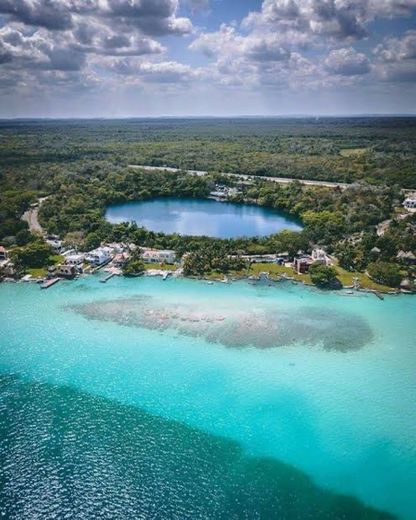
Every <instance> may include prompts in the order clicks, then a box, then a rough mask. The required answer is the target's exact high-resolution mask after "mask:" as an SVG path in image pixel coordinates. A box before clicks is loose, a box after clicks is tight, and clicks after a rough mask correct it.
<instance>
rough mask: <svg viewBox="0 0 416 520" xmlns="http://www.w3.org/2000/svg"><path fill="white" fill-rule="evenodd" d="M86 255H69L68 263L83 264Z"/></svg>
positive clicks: (66, 260)
mask: <svg viewBox="0 0 416 520" xmlns="http://www.w3.org/2000/svg"><path fill="white" fill-rule="evenodd" d="M84 258H85V257H84V255H81V254H79V253H77V254H73V255H67V256H66V258H65V263H66V265H74V266H75V265H81V264H82V263H83V261H84Z"/></svg>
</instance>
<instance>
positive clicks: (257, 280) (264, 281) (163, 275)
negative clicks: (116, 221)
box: [0, 269, 416, 300]
mask: <svg viewBox="0 0 416 520" xmlns="http://www.w3.org/2000/svg"><path fill="white" fill-rule="evenodd" d="M148 271H150V272H147V271H146V272H145V273H143V274H140V275H138V276H134V277H132V276H124V275H122V274H119V273H107V276H106V277H105V278H101V279H99V278H98V277H97V281H98V282H103V280H105V281H106V282H107V281H109V280H110V279H111V278H113V277H122V278H134V279H137V278H142V277H147V278H160V279H161V281H165V280H167V279H168V278H176V279H178V278H182V279H184V280H193V281H197V282H198V281H199V282H202V283H206V284H210V285H214V284H223V285H231V284H232V283H233V282H246V283H247V284H249V285H253V286H254V285H260V286H268V287H272V286H276V285H278V284H280V283H291V284H292V285H297V286H303V287H305V288H309V289H316V290H317V291H320V292H322V293H335V294H336V293H342V292H343V291H350V292H351V294H350V295H354V294H358V293H364V294H374V295H375V296H376V297H378V298H379V299H380V300H383V299H384V296H401V295H407V296H414V295H416V293H415V292H411V291H406V290H403V289H397V290H395V289H393V288H392V289H391V290H390V291H389V290H381V289H380V290H376V289H370V288H368V289H367V288H354V287H353V286H343V287H341V288H340V289H330V288H329V289H325V288H320V287H317V286H316V285H314V284H312V283H308V282H306V281H300V280H296V279H294V278H290V277H286V276H281V277H279V278H277V279H276V278H270V277H254V276H245V275H244V276H231V277H229V278H228V277H227V276H225V278H224V279H220V278H212V277H209V276H202V277H198V276H185V275H183V274H176V275H175V274H174V273H175V272H174V271H166V270H162V269H154V270H148ZM97 275H99V271H94V272H89V273H83V274H81V275H78V276H76V277H75V278H73V279H67V278H63V277H60V278H59V281H67V282H72V281H75V280H79V279H81V278H85V277H89V276H97ZM45 281H47V279H44V278H31V279H20V280H14V279H12V278H6V279H4V280H3V281H2V282H0V283H14V284H25V283H31V284H33V283H35V284H37V285H39V286H40V287H42V284H43V283H45Z"/></svg>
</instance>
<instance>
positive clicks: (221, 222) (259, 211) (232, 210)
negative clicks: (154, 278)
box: [106, 197, 302, 238]
mask: <svg viewBox="0 0 416 520" xmlns="http://www.w3.org/2000/svg"><path fill="white" fill-rule="evenodd" d="M106 218H107V220H108V221H109V222H111V223H112V224H119V223H121V222H131V221H134V222H136V223H137V224H138V225H139V226H143V227H145V228H146V229H149V230H151V231H157V232H159V231H162V232H164V233H179V234H181V235H194V236H200V235H205V236H210V237H217V238H235V237H242V236H263V235H271V234H272V233H279V231H282V230H283V229H290V230H293V231H299V230H300V229H302V226H301V225H300V222H299V221H298V220H296V219H294V218H293V217H291V216H290V215H289V214H287V213H284V212H282V211H278V210H273V209H270V208H263V207H260V206H254V205H250V204H236V203H232V202H218V201H215V200H210V199H189V198H177V197H163V198H156V199H151V200H144V201H136V202H127V203H123V204H113V205H111V206H109V207H108V208H107V212H106Z"/></svg>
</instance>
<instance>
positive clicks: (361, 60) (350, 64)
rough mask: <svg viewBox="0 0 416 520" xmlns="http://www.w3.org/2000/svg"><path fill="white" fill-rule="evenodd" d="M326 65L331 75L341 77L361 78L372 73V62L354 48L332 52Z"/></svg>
mask: <svg viewBox="0 0 416 520" xmlns="http://www.w3.org/2000/svg"><path fill="white" fill-rule="evenodd" d="M324 65H325V68H326V70H327V71H329V72H330V73H332V74H339V75H341V76H359V75H361V74H367V73H368V72H370V60H369V59H368V58H367V56H366V55H365V54H362V53H359V52H356V51H355V50H354V49H353V48H352V47H349V48H344V49H336V50H332V51H331V52H330V53H329V55H328V56H327V58H326V59H325V61H324Z"/></svg>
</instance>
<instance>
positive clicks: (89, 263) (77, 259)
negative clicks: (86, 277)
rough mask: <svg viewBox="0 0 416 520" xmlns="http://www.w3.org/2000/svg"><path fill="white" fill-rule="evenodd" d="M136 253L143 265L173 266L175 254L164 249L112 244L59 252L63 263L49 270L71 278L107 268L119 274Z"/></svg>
mask: <svg viewBox="0 0 416 520" xmlns="http://www.w3.org/2000/svg"><path fill="white" fill-rule="evenodd" d="M136 251H137V252H138V253H139V256H140V257H141V259H142V260H143V262H144V263H145V264H174V263H175V261H176V252H175V251H172V250H165V249H152V248H138V247H137V246H136V245H135V244H122V243H113V244H105V245H101V246H100V247H97V248H95V249H93V250H92V251H88V252H86V253H80V252H78V251H76V250H75V249H69V250H67V251H61V255H62V256H63V258H64V261H63V262H62V263H61V264H60V265H58V266H53V267H51V268H50V274H51V275H53V276H62V277H64V278H73V277H74V276H76V275H77V274H80V273H83V272H86V271H88V272H91V271H94V270H96V269H99V268H101V267H104V266H106V267H108V268H110V269H115V272H119V271H121V270H122V269H123V267H125V265H126V264H127V262H128V260H129V258H130V256H131V254H132V253H133V252H136Z"/></svg>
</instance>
